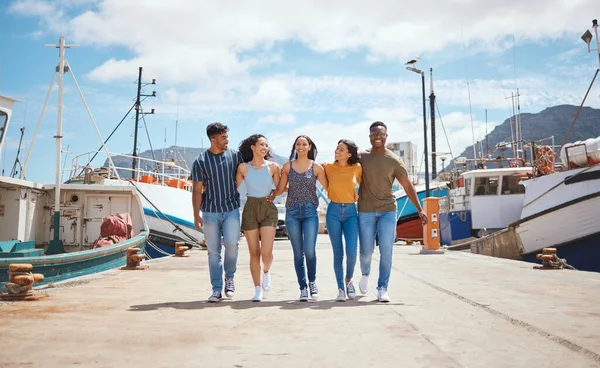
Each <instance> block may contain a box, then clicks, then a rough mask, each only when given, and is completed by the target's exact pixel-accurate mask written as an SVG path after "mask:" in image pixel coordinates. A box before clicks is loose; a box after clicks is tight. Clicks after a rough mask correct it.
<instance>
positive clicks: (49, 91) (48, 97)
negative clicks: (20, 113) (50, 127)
mask: <svg viewBox="0 0 600 368" xmlns="http://www.w3.org/2000/svg"><path fill="white" fill-rule="evenodd" d="M56 74H57V72H56V71H55V72H54V74H52V81H50V87H49V88H48V93H47V94H46V100H44V105H43V107H42V112H41V113H40V118H39V119H38V122H37V125H36V127H35V131H34V132H33V138H32V139H31V143H30V144H29V150H28V151H27V156H26V157H25V163H24V164H23V168H22V169H21V174H19V179H24V178H25V171H26V170H27V163H28V162H29V157H30V156H31V151H33V144H34V143H35V138H36V137H37V133H38V130H39V129H40V124H41V123H42V120H43V118H44V112H45V111H46V106H48V100H49V99H50V93H51V92H52V87H54V79H55V78H56Z"/></svg>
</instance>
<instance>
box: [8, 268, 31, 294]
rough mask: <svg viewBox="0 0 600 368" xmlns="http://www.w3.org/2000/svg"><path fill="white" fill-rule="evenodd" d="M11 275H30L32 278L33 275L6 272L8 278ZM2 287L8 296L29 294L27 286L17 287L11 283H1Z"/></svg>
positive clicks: (25, 272)
mask: <svg viewBox="0 0 600 368" xmlns="http://www.w3.org/2000/svg"><path fill="white" fill-rule="evenodd" d="M13 275H30V276H31V277H33V273H31V272H30V271H8V276H9V277H10V276H13ZM2 284H3V285H4V289H5V290H6V291H7V292H8V294H22V293H30V292H31V290H28V289H29V285H19V284H15V283H13V282H2Z"/></svg>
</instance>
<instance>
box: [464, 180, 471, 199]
mask: <svg viewBox="0 0 600 368" xmlns="http://www.w3.org/2000/svg"><path fill="white" fill-rule="evenodd" d="M465 193H466V195H468V196H470V195H471V178H468V179H465Z"/></svg>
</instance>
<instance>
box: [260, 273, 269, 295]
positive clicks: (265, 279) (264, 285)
mask: <svg viewBox="0 0 600 368" xmlns="http://www.w3.org/2000/svg"><path fill="white" fill-rule="evenodd" d="M262 288H263V290H264V291H269V290H271V271H267V272H264V273H263V279H262Z"/></svg>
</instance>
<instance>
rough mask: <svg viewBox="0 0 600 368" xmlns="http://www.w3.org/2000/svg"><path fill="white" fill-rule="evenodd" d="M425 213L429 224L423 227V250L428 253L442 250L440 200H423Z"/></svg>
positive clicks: (431, 198)
mask: <svg viewBox="0 0 600 368" xmlns="http://www.w3.org/2000/svg"><path fill="white" fill-rule="evenodd" d="M423 211H424V212H425V214H426V215H427V224H426V225H424V226H423V248H424V249H425V250H427V251H436V250H439V249H440V221H439V215H440V199H439V198H436V197H427V198H425V199H423Z"/></svg>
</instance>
